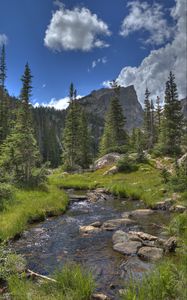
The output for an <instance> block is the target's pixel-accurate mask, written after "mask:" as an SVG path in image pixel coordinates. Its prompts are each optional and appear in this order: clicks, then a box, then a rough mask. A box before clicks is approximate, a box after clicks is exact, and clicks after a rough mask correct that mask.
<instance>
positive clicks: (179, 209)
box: [169, 205, 186, 213]
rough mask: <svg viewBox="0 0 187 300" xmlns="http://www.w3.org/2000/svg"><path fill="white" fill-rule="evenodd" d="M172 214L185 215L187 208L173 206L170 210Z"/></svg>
mask: <svg viewBox="0 0 187 300" xmlns="http://www.w3.org/2000/svg"><path fill="white" fill-rule="evenodd" d="M169 210H170V211H171V212H178V213H183V212H184V211H185V210H186V207H185V206H183V205H173V206H171V207H170V209H169Z"/></svg>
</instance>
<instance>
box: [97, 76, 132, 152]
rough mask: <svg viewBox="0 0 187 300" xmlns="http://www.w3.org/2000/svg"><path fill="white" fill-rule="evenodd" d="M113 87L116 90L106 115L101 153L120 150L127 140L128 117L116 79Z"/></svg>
mask: <svg viewBox="0 0 187 300" xmlns="http://www.w3.org/2000/svg"><path fill="white" fill-rule="evenodd" d="M111 87H112V89H113V91H114V97H113V98H112V100H111V103H110V106H109V109H108V111H107V113H106V117H105V125H104V132H103V135H102V138H101V142H100V154H101V155H104V154H106V153H108V152H110V151H115V150H116V151H118V150H119V148H120V147H121V146H124V145H125V144H126V142H127V133H126V131H125V129H124V126H125V123H126V118H125V117H124V115H123V109H122V107H121V105H120V102H119V96H120V87H119V86H118V85H117V84H116V82H115V81H113V82H112V85H111Z"/></svg>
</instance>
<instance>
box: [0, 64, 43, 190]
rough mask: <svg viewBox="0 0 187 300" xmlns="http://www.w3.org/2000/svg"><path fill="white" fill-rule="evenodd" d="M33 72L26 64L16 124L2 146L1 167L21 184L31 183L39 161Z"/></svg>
mask: <svg viewBox="0 0 187 300" xmlns="http://www.w3.org/2000/svg"><path fill="white" fill-rule="evenodd" d="M31 78H32V76H31V72H30V68H29V65H28V64H26V66H25V71H24V75H23V77H22V78H21V80H22V82H23V87H22V90H21V95H20V105H19V108H18V112H17V118H16V122H15V126H14V127H13V129H12V131H11V133H10V134H9V135H8V136H7V138H6V140H5V141H4V143H3V145H2V147H1V157H0V167H1V168H3V169H4V170H5V171H6V172H7V173H9V174H10V175H11V176H12V178H13V180H15V181H17V182H18V183H19V184H24V185H29V183H30V180H31V179H32V171H33V169H34V168H35V167H36V165H37V163H38V162H39V151H38V147H37V143H36V140H35V138H34V131H33V127H32V117H31V107H30V104H29V99H30V96H31V89H32V87H31Z"/></svg>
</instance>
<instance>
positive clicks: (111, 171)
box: [103, 166, 118, 176]
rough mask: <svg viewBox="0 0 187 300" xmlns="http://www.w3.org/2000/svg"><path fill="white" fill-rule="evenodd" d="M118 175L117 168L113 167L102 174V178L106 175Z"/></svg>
mask: <svg viewBox="0 0 187 300" xmlns="http://www.w3.org/2000/svg"><path fill="white" fill-rule="evenodd" d="M116 173H118V167H116V166H113V167H112V168H110V169H109V170H107V171H106V172H104V173H103V176H106V175H114V174H116Z"/></svg>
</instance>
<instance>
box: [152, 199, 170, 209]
mask: <svg viewBox="0 0 187 300" xmlns="http://www.w3.org/2000/svg"><path fill="white" fill-rule="evenodd" d="M174 202H175V201H174V200H173V199H170V198H169V199H166V200H164V201H160V202H156V203H155V204H154V205H153V209H156V210H169V209H170V207H171V206H172V205H173V204H174Z"/></svg>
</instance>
